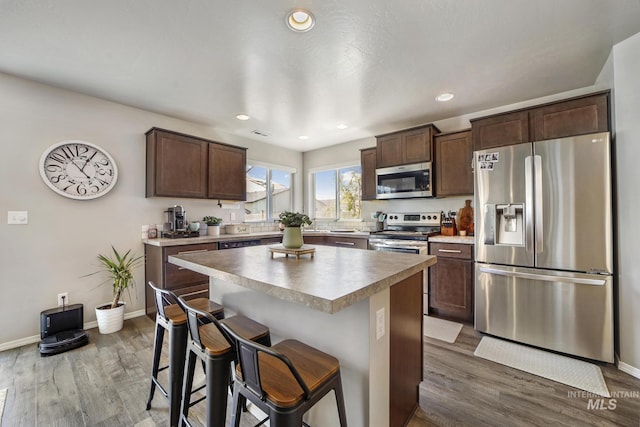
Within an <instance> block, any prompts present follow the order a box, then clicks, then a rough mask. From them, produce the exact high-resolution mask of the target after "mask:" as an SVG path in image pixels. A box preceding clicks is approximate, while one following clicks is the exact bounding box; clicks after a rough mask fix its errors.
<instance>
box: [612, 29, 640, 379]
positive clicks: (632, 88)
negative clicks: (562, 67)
mask: <svg viewBox="0 0 640 427" xmlns="http://www.w3.org/2000/svg"><path fill="white" fill-rule="evenodd" d="M613 74H614V103H615V112H616V120H615V126H616V136H615V161H616V169H617V172H616V180H617V235H618V246H617V254H618V271H617V273H618V281H617V283H618V325H619V337H620V344H619V359H620V362H621V364H620V365H621V369H623V370H627V371H629V372H630V373H633V374H634V375H636V376H639V377H640V263H639V262H638V254H640V240H639V239H638V238H637V236H636V227H637V225H638V212H640V191H638V182H640V168H638V159H639V158H640V120H638V117H640V97H639V94H640V77H638V76H640V33H638V34H636V35H634V36H632V37H630V38H629V39H627V40H625V41H623V42H621V43H618V44H617V45H616V46H614V48H613Z"/></svg>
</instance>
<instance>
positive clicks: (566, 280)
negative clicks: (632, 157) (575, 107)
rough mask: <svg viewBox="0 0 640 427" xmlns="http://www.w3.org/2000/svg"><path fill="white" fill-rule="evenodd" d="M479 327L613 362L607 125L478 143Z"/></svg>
mask: <svg viewBox="0 0 640 427" xmlns="http://www.w3.org/2000/svg"><path fill="white" fill-rule="evenodd" d="M474 162H475V164H474V168H475V178H474V179H475V205H474V207H475V210H476V223H475V229H476V234H475V244H476V245H475V249H476V266H475V328H476V329H477V330H479V331H481V332H486V333H488V334H492V335H496V336H499V337H504V338H507V339H510V340H514V341H519V342H523V343H527V344H531V345H534V346H538V347H542V348H546V349H550V350H555V351H558V352H562V353H568V354H572V355H576V356H580V357H585V358H589V359H596V360H601V361H606V362H613V357H614V355H613V351H614V350H613V289H612V287H613V276H612V273H613V242H612V229H613V227H612V216H611V166H610V164H611V162H610V141H609V134H608V133H599V134H592V135H582V136H577V137H571V138H562V139H555V140H547V141H538V142H532V143H526V144H518V145H513V146H508V147H499V148H491V149H487V150H483V151H476V152H475V153H474Z"/></svg>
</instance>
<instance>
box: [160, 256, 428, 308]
mask: <svg viewBox="0 0 640 427" xmlns="http://www.w3.org/2000/svg"><path fill="white" fill-rule="evenodd" d="M315 249H316V252H315V255H314V257H313V258H311V256H310V255H302V256H301V257H300V258H299V259H296V257H295V256H290V257H285V256H284V255H283V254H275V255H274V257H273V258H271V253H270V251H269V246H253V247H246V248H238V249H228V250H224V251H211V252H203V253H193V254H182V255H173V256H170V257H169V262H170V263H172V264H175V265H178V266H180V267H184V268H188V269H190V270H193V271H196V272H198V273H202V274H205V275H208V276H210V277H213V278H217V279H222V280H226V281H228V282H231V283H235V284H237V285H240V286H243V287H246V288H250V289H254V290H257V291H260V292H263V293H265V294H267V295H271V296H274V297H277V298H280V299H282V300H285V301H290V302H295V303H298V304H302V305H305V306H307V307H310V308H313V309H316V310H320V311H323V312H326V313H336V312H338V311H340V310H342V309H344V308H346V307H348V306H350V305H353V304H355V303H357V302H359V301H361V300H363V299H365V298H368V297H370V296H372V295H374V294H376V293H378V292H380V291H381V290H383V289H386V288H389V287H390V286H392V285H393V284H395V283H398V282H400V281H402V280H404V279H406V278H408V277H410V276H412V275H414V274H416V273H418V272H420V271H422V270H424V269H426V268H428V267H429V266H431V265H433V264H435V263H436V257H435V256H433V255H417V254H404V253H394V252H378V251H369V250H360V249H351V248H339V247H331V246H315Z"/></svg>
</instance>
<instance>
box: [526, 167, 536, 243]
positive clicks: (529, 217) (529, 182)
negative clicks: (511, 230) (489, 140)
mask: <svg viewBox="0 0 640 427" xmlns="http://www.w3.org/2000/svg"><path fill="white" fill-rule="evenodd" d="M524 189H525V208H524V209H525V212H524V216H525V236H524V238H525V249H526V251H527V252H533V234H534V233H533V231H534V230H533V165H532V160H531V156H527V157H525V158H524Z"/></svg>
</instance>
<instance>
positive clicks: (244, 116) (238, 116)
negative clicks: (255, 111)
mask: <svg viewBox="0 0 640 427" xmlns="http://www.w3.org/2000/svg"><path fill="white" fill-rule="evenodd" d="M250 118H251V117H249V116H247V115H246V114H238V115H236V119H238V120H249V119H250Z"/></svg>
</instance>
